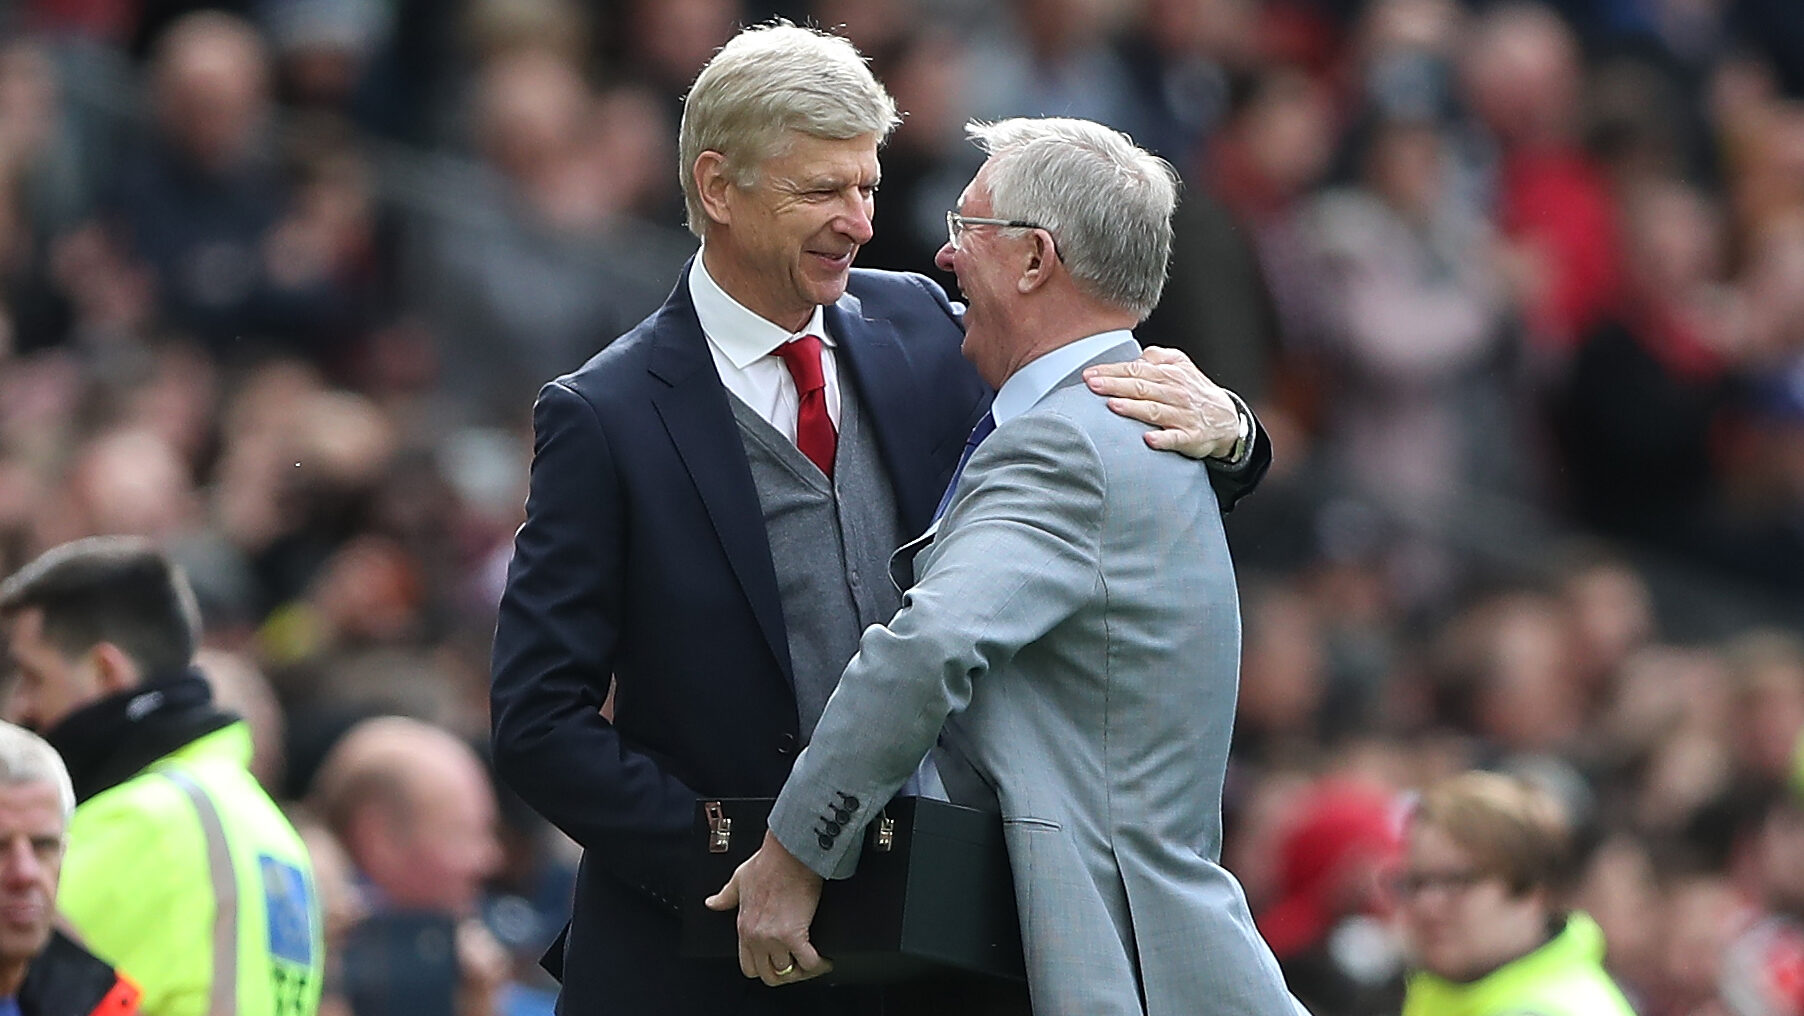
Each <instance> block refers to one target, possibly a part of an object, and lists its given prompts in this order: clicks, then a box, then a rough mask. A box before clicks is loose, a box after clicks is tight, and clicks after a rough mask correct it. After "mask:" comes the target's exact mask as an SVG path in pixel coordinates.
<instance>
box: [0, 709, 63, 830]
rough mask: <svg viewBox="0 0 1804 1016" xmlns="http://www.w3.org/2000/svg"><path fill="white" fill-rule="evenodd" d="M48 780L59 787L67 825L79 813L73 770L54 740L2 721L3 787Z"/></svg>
mask: <svg viewBox="0 0 1804 1016" xmlns="http://www.w3.org/2000/svg"><path fill="white" fill-rule="evenodd" d="M34 783H46V784H49V785H50V786H52V787H55V788H56V799H57V801H58V802H59V803H60V804H61V805H62V808H63V824H64V825H65V826H66V825H68V823H69V816H70V815H71V814H73V813H74V812H75V787H74V785H73V784H71V783H70V782H69V769H68V767H67V766H65V765H63V757H62V756H61V755H58V754H57V753H56V749H55V748H52V747H50V742H48V741H46V740H44V739H43V738H41V737H39V736H38V735H36V734H34V733H32V732H31V731H29V730H26V729H25V728H24V727H21V726H18V725H16V724H12V723H7V722H5V721H4V720H0V786H6V787H19V786H27V785H29V784H34Z"/></svg>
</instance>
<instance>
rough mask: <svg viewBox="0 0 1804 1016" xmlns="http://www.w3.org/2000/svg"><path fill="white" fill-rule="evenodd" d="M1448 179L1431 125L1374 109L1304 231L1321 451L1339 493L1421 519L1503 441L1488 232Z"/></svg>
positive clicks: (1432, 514) (1492, 457) (1500, 310)
mask: <svg viewBox="0 0 1804 1016" xmlns="http://www.w3.org/2000/svg"><path fill="white" fill-rule="evenodd" d="M1452 179H1453V177H1452V173H1451V172H1450V160H1449V158H1448V156H1447V144H1446V140H1445V138H1444V137H1443V135H1442V132H1441V129H1440V127H1439V125H1438V124H1437V122H1436V121H1434V120H1432V119H1426V118H1424V117H1422V116H1421V115H1420V114H1418V113H1413V112H1403V111H1383V112H1380V113H1379V114H1378V117H1377V119H1376V120H1375V122H1374V123H1373V124H1372V125H1371V126H1370V130H1369V133H1368V134H1367V135H1366V139H1365V151H1364V157H1363V160H1362V173H1361V178H1360V182H1359V184H1358V185H1356V186H1353V187H1348V188H1343V189H1336V190H1331V191H1328V192H1327V193H1325V194H1323V195H1322V196H1321V197H1320V198H1318V199H1317V200H1316V201H1315V202H1314V203H1313V204H1312V206H1311V207H1310V209H1309V211H1308V212H1307V213H1306V216H1307V217H1306V219H1305V225H1304V228H1305V229H1306V230H1307V231H1308V233H1309V234H1310V236H1311V238H1312V241H1311V243H1312V246H1313V250H1314V263H1315V265H1316V266H1317V271H1316V272H1314V273H1312V278H1313V279H1314V280H1315V285H1316V286H1317V287H1319V289H1320V290H1321V296H1320V300H1321V302H1320V304H1319V306H1320V309H1321V319H1320V321H1319V327H1320V332H1319V334H1318V335H1317V336H1316V339H1317V343H1318V346H1317V349H1316V353H1317V355H1318V356H1320V357H1321V358H1322V359H1323V360H1325V361H1327V365H1326V366H1324V368H1323V373H1324V374H1325V375H1328V376H1332V377H1334V378H1335V379H1336V380H1335V383H1334V384H1333V385H1332V386H1330V387H1329V388H1328V389H1327V390H1326V391H1325V392H1324V393H1323V396H1324V400H1325V402H1326V406H1325V410H1326V413H1327V424H1328V432H1329V433H1330V434H1331V435H1332V438H1331V439H1330V443H1329V446H1328V448H1327V451H1328V453H1329V454H1330V455H1331V456H1332V461H1333V463H1334V465H1335V466H1336V467H1337V469H1336V471H1337V473H1338V474H1339V479H1340V481H1341V482H1342V483H1343V484H1345V485H1346V486H1347V487H1348V488H1350V489H1351V490H1353V491H1356V492H1358V493H1359V495H1360V496H1362V497H1363V498H1365V499H1366V500H1368V501H1370V502H1373V503H1376V504H1379V505H1381V506H1383V508H1384V509H1385V510H1386V511H1387V513H1390V514H1393V515H1398V516H1402V517H1405V518H1410V519H1413V520H1418V521H1419V520H1421V519H1423V518H1436V517H1440V516H1444V515H1445V513H1447V512H1449V511H1451V510H1453V509H1454V507H1455V506H1456V505H1458V504H1459V503H1460V500H1461V497H1462V495H1464V494H1465V493H1466V492H1467V490H1468V489H1469V488H1470V487H1472V486H1473V485H1474V484H1475V483H1476V481H1477V480H1478V479H1479V478H1480V477H1479V475H1478V473H1479V470H1480V469H1481V468H1492V469H1495V468H1498V467H1499V464H1500V462H1501V461H1502V460H1504V459H1506V458H1507V453H1508V452H1509V450H1510V445H1511V442H1510V440H1509V437H1510V433H1511V431H1512V428H1511V427H1510V426H1509V425H1508V424H1507V423H1501V424H1500V421H1502V420H1504V419H1506V413H1507V406H1508V405H1509V399H1508V396H1509V394H1510V393H1509V391H1508V390H1507V378H1508V375H1507V373H1505V372H1503V371H1500V370H1498V369H1497V368H1498V360H1499V357H1500V353H1501V351H1502V347H1503V340H1504V339H1505V337H1506V333H1505V317H1504V315H1505V312H1506V311H1507V309H1508V304H1507V303H1506V300H1505V293H1504V292H1503V291H1502V290H1501V288H1500V287H1499V285H1498V282H1497V276H1496V273H1495V270H1494V267H1495V266H1494V264H1493V262H1492V259H1491V255H1492V250H1493V248H1492V236H1491V233H1490V229H1489V227H1488V226H1487V224H1486V223H1485V222H1484V221H1483V220H1482V219H1481V218H1479V217H1477V216H1475V215H1473V214H1471V210H1470V209H1468V208H1466V207H1465V206H1464V205H1463V204H1461V202H1460V201H1459V200H1458V197H1457V195H1456V194H1455V193H1454V192H1453V191H1452V189H1451V187H1450V186H1449V185H1450V183H1451V182H1452Z"/></svg>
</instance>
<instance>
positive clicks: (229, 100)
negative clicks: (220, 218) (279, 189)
mask: <svg viewBox="0 0 1804 1016" xmlns="http://www.w3.org/2000/svg"><path fill="white" fill-rule="evenodd" d="M268 75H269V68H268V61H267V57H266V56H265V55H264V52H263V44H262V40H261V38H260V37H259V36H258V35H257V32H256V30H255V29H254V28H252V27H251V26H250V25H248V24H246V23H245V22H243V21H240V20H239V19H237V18H234V17H231V16H229V15H225V14H219V13H216V12H203V13H201V14H199V15H190V16H189V17H187V18H184V19H182V20H181V21H179V22H177V23H176V24H175V25H174V26H173V27H171V28H170V29H169V31H168V35H167V36H166V37H165V38H164V39H163V40H162V41H161V42H160V43H159V46H158V54H157V58H156V67H155V88H156V103H157V113H158V121H159V122H160V124H161V126H162V128H163V130H164V131H165V133H166V134H167V136H168V137H169V138H170V140H171V141H173V142H174V144H175V145H176V146H177V147H178V148H180V149H181V150H182V151H183V152H184V153H186V154H187V156H188V157H189V158H190V159H192V160H193V161H194V162H195V163H197V164H199V165H200V166H202V167H204V168H207V169H219V168H222V167H224V166H226V165H228V164H229V163H231V162H232V161H233V160H234V159H236V158H237V157H238V156H240V155H241V154H243V153H244V152H245V151H246V150H247V148H248V147H249V145H250V142H251V139H252V137H253V136H254V134H255V133H256V131H257V129H258V126H259V124H260V123H261V122H262V120H263V117H264V114H265V111H266V110H265V105H266V102H267V89H268Z"/></svg>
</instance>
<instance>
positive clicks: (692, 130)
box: [677, 21, 902, 237]
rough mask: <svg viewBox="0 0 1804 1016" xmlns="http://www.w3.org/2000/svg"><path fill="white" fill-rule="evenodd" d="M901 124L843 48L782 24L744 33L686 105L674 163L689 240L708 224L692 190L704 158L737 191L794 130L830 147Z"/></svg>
mask: <svg viewBox="0 0 1804 1016" xmlns="http://www.w3.org/2000/svg"><path fill="white" fill-rule="evenodd" d="M901 122H902V121H901V119H900V118H898V117H897V115H896V101H895V100H894V99H892V98H890V95H889V93H888V92H887V91H885V90H884V88H883V86H882V85H881V84H878V82H877V79H876V77H875V76H873V75H872V74H871V69H870V68H869V67H867V66H866V65H865V58H864V56H863V55H861V54H860V53H859V52H858V50H857V49H856V48H854V47H853V45H852V44H851V43H850V42H849V41H847V40H845V39H843V38H841V37H839V36H837V35H828V34H827V33H825V32H817V31H815V30H813V29H809V28H798V27H797V26H795V25H793V24H790V23H789V22H787V21H776V22H773V23H772V24H768V25H758V26H755V27H752V28H748V29H746V30H745V31H743V32H740V33H739V34H738V35H736V36H734V37H733V38H732V39H731V40H729V41H728V42H727V44H726V45H725V46H722V47H721V49H720V52H719V53H716V54H715V55H714V59H712V60H710V61H708V66H706V67H703V68H702V72H701V73H700V74H698V75H696V78H695V84H694V85H692V86H690V89H689V94H688V96H687V97H685V98H684V100H683V125H682V128H681V129H680V130H679V131H678V132H677V160H678V162H679V163H681V165H680V166H679V167H678V176H679V177H680V178H681V181H682V184H683V201H684V203H685V204H686V205H687V206H688V212H689V231H690V232H692V233H694V234H695V235H696V236H698V237H699V236H701V235H702V230H703V228H704V227H706V225H707V223H708V216H707V214H706V213H705V212H704V211H703V210H702V202H701V195H700V194H699V193H698V192H697V190H696V186H695V160H696V159H698V158H700V157H701V154H702V153H703V152H709V151H713V152H719V153H720V154H721V155H723V156H725V157H726V165H727V169H728V171H729V172H731V173H732V174H733V175H734V178H735V180H736V181H737V182H738V183H739V185H740V186H742V187H743V186H749V185H750V184H751V183H752V182H753V181H754V180H755V179H756V178H757V170H758V165H759V164H760V163H762V162H763V161H764V160H765V159H768V158H770V157H772V156H774V155H777V154H780V153H781V151H782V150H783V147H784V145H785V143H786V141H787V137H786V135H787V134H788V133H789V132H790V131H801V132H802V133H804V134H810V135H813V136H814V137H817V138H827V139H831V140H835V141H843V140H846V139H849V138H856V137H862V136H864V135H866V134H874V135H876V136H877V140H878V142H879V143H881V142H882V141H884V140H885V139H887V138H888V137H889V133H890V131H892V130H895V128H896V125H897V124H900V123H901Z"/></svg>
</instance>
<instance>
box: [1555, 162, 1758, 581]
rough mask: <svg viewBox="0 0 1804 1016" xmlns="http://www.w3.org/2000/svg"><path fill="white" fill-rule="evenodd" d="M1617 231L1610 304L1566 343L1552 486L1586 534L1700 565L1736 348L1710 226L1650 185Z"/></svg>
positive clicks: (1676, 187)
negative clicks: (1557, 473)
mask: <svg viewBox="0 0 1804 1016" xmlns="http://www.w3.org/2000/svg"><path fill="white" fill-rule="evenodd" d="M1623 220H1624V226H1625V228H1624V230H1623V232H1624V239H1625V241H1626V243H1625V251H1626V255H1627V259H1626V262H1625V264H1624V273H1623V276H1624V278H1623V289H1622V292H1621V295H1620V296H1619V297H1617V298H1616V299H1615V300H1613V301H1611V303H1610V305H1609V306H1608V308H1607V312H1608V313H1607V316H1605V317H1602V318H1600V319H1599V320H1598V322H1597V326H1596V327H1595V328H1593V329H1591V330H1589V331H1588V332H1586V333H1585V334H1583V335H1581V336H1579V338H1580V340H1581V341H1580V343H1579V344H1578V345H1577V346H1576V347H1575V348H1574V350H1573V353H1572V359H1571V362H1570V365H1569V366H1568V368H1567V372H1566V377H1565V382H1564V384H1563V386H1562V387H1561V390H1560V391H1559V392H1558V394H1557V398H1556V410H1555V421H1556V422H1555V429H1556V434H1557V436H1558V440H1559V443H1560V446H1561V448H1562V449H1563V451H1564V453H1565V463H1566V466H1567V468H1566V469H1565V470H1564V472H1563V476H1564V478H1565V479H1566V481H1567V484H1568V487H1569V490H1568V494H1569V496H1570V498H1571V501H1572V506H1573V509H1574V511H1575V512H1576V513H1577V515H1578V517H1579V518H1581V519H1583V520H1585V521H1586V522H1588V523H1590V524H1592V525H1593V526H1595V527H1597V528H1598V529H1599V530H1601V531H1603V532H1607V533H1611V534H1613V535H1616V536H1619V537H1623V538H1627V539H1631V540H1636V541H1639V542H1642V543H1648V542H1654V543H1661V544H1674V545H1676V546H1678V547H1683V548H1688V549H1689V552H1690V553H1694V554H1710V553H1712V552H1713V549H1712V544H1711V542H1710V541H1711V538H1710V536H1709V534H1708V533H1707V532H1706V526H1707V516H1708V514H1709V513H1710V511H1711V508H1712V504H1711V502H1712V500H1713V498H1714V497H1715V496H1716V492H1717V491H1718V490H1719V489H1720V474H1721V464H1720V462H1719V455H1718V453H1717V451H1716V448H1715V445H1716V443H1717V442H1718V441H1719V440H1720V430H1721V428H1722V425H1723V422H1724V414H1725V409H1726V406H1727V400H1728V397H1729V394H1730V393H1729V384H1730V381H1731V376H1730V371H1731V370H1732V369H1733V367H1734V361H1733V359H1732V356H1733V354H1734V352H1735V350H1736V348H1737V347H1738V346H1739V345H1740V344H1741V343H1740V336H1739V335H1737V334H1736V331H1735V326H1736V321H1737V319H1738V315H1737V314H1735V313H1734V310H1735V308H1734V307H1733V306H1732V305H1731V303H1730V300H1729V294H1728V293H1727V291H1726V290H1725V289H1724V288H1723V287H1722V286H1721V285H1720V282H1721V279H1722V276H1723V267H1724V266H1723V259H1724V241H1725V237H1724V235H1723V225H1722V221H1721V214H1720V212H1719V210H1718V209H1717V208H1716V207H1714V205H1713V204H1712V203H1711V202H1710V201H1709V200H1708V199H1707V198H1706V197H1705V196H1704V195H1702V194H1700V193H1698V192H1697V191H1695V190H1693V189H1692V188H1690V187H1687V186H1685V185H1683V184H1680V183H1677V182H1671V181H1662V182H1653V183H1647V184H1643V185H1641V186H1639V187H1637V188H1636V189H1635V190H1634V191H1633V192H1632V193H1631V194H1630V196H1629V198H1628V200H1627V201H1626V202H1625V204H1624V215H1623ZM1714 552H1716V553H1719V554H1720V553H1721V550H1720V549H1718V550H1715V551H1714Z"/></svg>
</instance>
